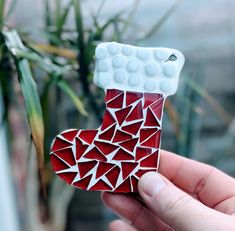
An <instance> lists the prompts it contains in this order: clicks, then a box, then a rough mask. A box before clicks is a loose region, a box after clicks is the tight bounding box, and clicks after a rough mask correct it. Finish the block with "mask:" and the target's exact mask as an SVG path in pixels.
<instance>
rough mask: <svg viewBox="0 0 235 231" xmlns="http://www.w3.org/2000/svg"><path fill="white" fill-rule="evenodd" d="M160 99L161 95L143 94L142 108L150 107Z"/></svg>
mask: <svg viewBox="0 0 235 231" xmlns="http://www.w3.org/2000/svg"><path fill="white" fill-rule="evenodd" d="M160 98H162V95H161V94H156V93H144V108H146V107H148V106H149V105H151V104H152V103H153V102H155V101H157V100H159V99H160Z"/></svg>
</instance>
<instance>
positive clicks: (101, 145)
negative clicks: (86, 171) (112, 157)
mask: <svg viewBox="0 0 235 231" xmlns="http://www.w3.org/2000/svg"><path fill="white" fill-rule="evenodd" d="M94 144H95V145H96V147H97V148H98V149H99V150H100V151H101V152H102V153H103V154H104V155H108V154H110V153H111V152H113V151H114V150H116V149H117V148H118V146H116V145H113V144H110V143H105V142H100V141H95V142H94Z"/></svg>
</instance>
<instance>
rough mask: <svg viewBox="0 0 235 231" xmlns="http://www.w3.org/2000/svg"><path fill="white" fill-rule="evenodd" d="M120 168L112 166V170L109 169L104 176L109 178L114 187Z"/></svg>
mask: <svg viewBox="0 0 235 231" xmlns="http://www.w3.org/2000/svg"><path fill="white" fill-rule="evenodd" d="M120 172H121V170H120V168H119V167H118V166H116V167H114V168H113V169H112V171H109V172H108V173H106V175H105V176H106V177H107V179H108V180H109V182H110V183H111V184H112V185H113V187H116V183H117V180H118V177H119V174H120Z"/></svg>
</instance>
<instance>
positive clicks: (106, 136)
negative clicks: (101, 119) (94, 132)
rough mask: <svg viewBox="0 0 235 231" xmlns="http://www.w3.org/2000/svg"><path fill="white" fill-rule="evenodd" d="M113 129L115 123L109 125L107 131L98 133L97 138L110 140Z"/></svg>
mask: <svg viewBox="0 0 235 231" xmlns="http://www.w3.org/2000/svg"><path fill="white" fill-rule="evenodd" d="M115 129H116V124H114V125H113V126H112V127H110V128H109V129H108V130H107V131H105V132H103V133H101V134H100V135H99V139H101V140H108V141H111V139H112V138H113V135H114V131H115Z"/></svg>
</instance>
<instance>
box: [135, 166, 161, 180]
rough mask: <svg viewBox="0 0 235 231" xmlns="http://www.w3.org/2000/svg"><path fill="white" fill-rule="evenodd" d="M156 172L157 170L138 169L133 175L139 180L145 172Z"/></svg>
mask: <svg viewBox="0 0 235 231" xmlns="http://www.w3.org/2000/svg"><path fill="white" fill-rule="evenodd" d="M156 171H157V168H150V169H139V170H138V171H137V172H136V173H135V175H136V176H137V177H139V178H140V177H141V176H143V175H144V174H145V173H146V172H156Z"/></svg>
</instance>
